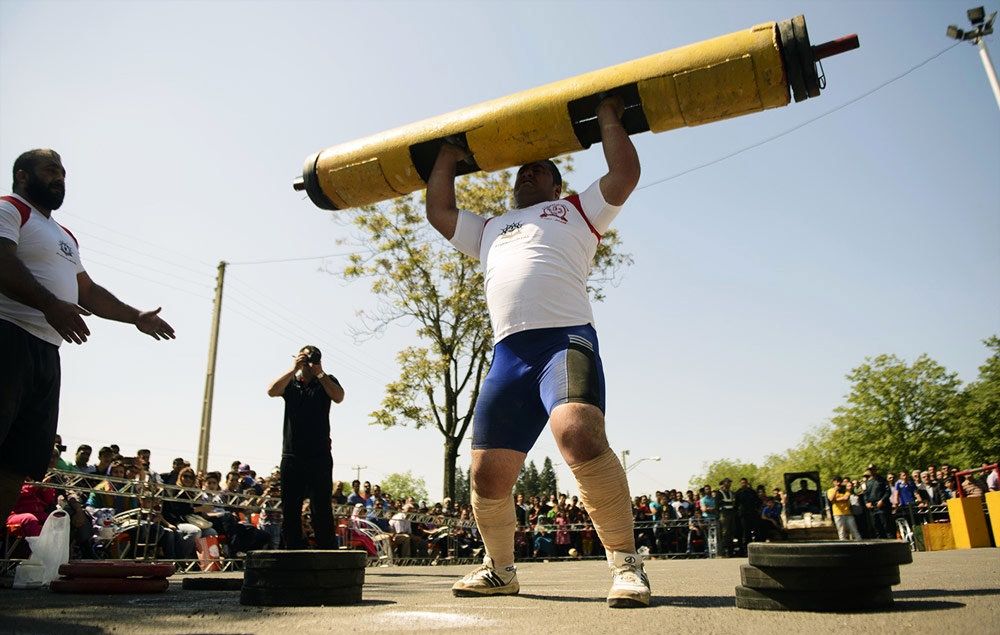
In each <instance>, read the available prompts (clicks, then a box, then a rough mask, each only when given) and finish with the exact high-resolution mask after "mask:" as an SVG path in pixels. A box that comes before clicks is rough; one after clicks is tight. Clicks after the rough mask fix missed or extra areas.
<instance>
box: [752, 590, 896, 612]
mask: <svg viewBox="0 0 1000 635" xmlns="http://www.w3.org/2000/svg"><path fill="white" fill-rule="evenodd" d="M890 607H892V589H890V588H889V587H885V588H882V589H867V590H865V591H863V592H861V593H856V594H855V593H844V591H843V589H837V588H833V589H827V590H826V591H783V590H777V589H750V588H747V587H745V586H738V587H736V608H740V609H754V610H760V611H812V612H823V613H843V612H845V611H867V610H872V609H885V608H890Z"/></svg>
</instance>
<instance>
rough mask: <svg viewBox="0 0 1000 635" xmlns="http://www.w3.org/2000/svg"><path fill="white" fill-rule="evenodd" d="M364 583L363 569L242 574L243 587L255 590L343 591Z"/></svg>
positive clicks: (275, 571) (269, 571)
mask: <svg viewBox="0 0 1000 635" xmlns="http://www.w3.org/2000/svg"><path fill="white" fill-rule="evenodd" d="M364 583H365V570H364V569H331V570H329V571H284V570H279V569H247V570H246V571H244V572H243V585H244V586H247V587H252V588H255V589H313V588H322V589H344V588H350V587H357V586H361V585H362V584H364Z"/></svg>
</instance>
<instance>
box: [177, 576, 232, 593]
mask: <svg viewBox="0 0 1000 635" xmlns="http://www.w3.org/2000/svg"><path fill="white" fill-rule="evenodd" d="M181 588H183V589H187V590H188V591H239V590H240V589H242V588H243V578H232V577H226V578H218V577H215V576H207V575H195V576H191V577H188V578H184V579H183V580H182V581H181Z"/></svg>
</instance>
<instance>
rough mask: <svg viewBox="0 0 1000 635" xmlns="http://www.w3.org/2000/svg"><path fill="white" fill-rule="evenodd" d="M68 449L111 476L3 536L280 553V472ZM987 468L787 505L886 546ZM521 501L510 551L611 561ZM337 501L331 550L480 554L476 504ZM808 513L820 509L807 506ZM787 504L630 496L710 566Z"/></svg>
mask: <svg viewBox="0 0 1000 635" xmlns="http://www.w3.org/2000/svg"><path fill="white" fill-rule="evenodd" d="M66 449H67V448H66V446H64V445H62V443H61V440H60V439H59V438H58V437H57V440H56V444H55V447H54V449H53V453H52V461H51V464H50V467H51V468H54V469H56V470H62V471H67V472H79V473H82V474H93V475H95V476H97V477H103V476H108V477H112V478H111V479H106V480H101V481H100V482H99V483H98V484H96V485H95V486H92V487H90V488H87V489H89V490H90V491H86V492H81V491H79V490H74V489H73V488H72V487H66V488H62V487H59V486H58V485H57V484H54V483H43V484H36V483H31V482H26V483H25V484H24V485H23V486H22V489H21V496H20V498H19V499H18V502H17V505H16V506H15V509H14V511H13V512H12V513H11V515H10V516H9V517H8V518H7V522H6V525H7V530H8V532H13V533H14V534H16V535H19V536H36V535H38V534H39V532H40V531H41V527H42V525H43V524H44V522H45V520H46V518H47V517H48V515H49V514H50V513H51V512H52V511H54V510H55V509H56V508H57V507H61V508H63V509H64V510H66V511H67V513H68V514H69V516H70V519H71V527H72V531H71V536H72V546H73V551H74V553H73V555H74V557H79V558H101V557H116V556H119V555H122V554H123V553H126V552H127V551H128V550H129V549H132V550H136V549H138V548H139V547H140V546H142V547H144V548H146V549H149V548H153V549H155V550H156V555H157V556H158V557H162V558H165V559H195V558H197V557H199V556H203V554H202V553H201V552H202V550H203V549H205V548H207V547H206V546H207V545H208V544H209V539H212V541H211V543H212V544H216V545H219V546H220V547H221V549H222V555H223V556H234V557H235V556H239V555H240V554H242V553H245V552H247V551H251V550H254V549H261V548H271V549H277V548H280V547H281V546H282V545H281V522H282V512H281V511H280V509H279V508H275V507H274V506H271V505H268V504H266V500H267V499H280V497H281V474H280V471H279V469H278V468H275V469H274V470H272V471H271V472H270V473H268V474H267V475H265V476H261V475H258V474H257V472H256V471H255V470H253V469H252V468H251V467H250V466H249V465H248V464H246V463H243V462H242V461H239V460H237V461H233V462H232V464H231V466H230V469H229V471H227V472H225V473H223V472H220V471H209V472H205V473H198V472H195V470H194V469H192V467H191V464H190V463H189V462H188V461H186V460H185V459H183V458H181V457H178V458H176V459H174V460H173V462H172V464H171V469H170V470H169V471H166V472H157V471H155V470H153V468H152V466H151V462H150V451H149V450H148V449H140V450H138V451H137V452H136V454H135V456H123V455H122V454H121V452H120V449H119V447H118V446H116V445H109V446H106V447H101V448H99V450H98V453H97V459H96V461H93V462H92V461H91V459H92V452H93V449H92V448H91V447H90V446H89V445H80V446H79V447H78V448H77V449H76V452H75V454H74V456H73V459H72V462H69V461H66V460H64V459H63V458H62V454H63V452H65V451H66ZM986 468H987V466H984V469H983V470H982V472H981V474H980V473H976V474H970V475H966V476H965V477H964V478H956V472H958V470H957V468H954V467H952V466H949V465H942V466H941V467H940V468H938V467H935V466H928V467H927V469H924V470H911V471H906V470H901V471H898V472H897V471H895V470H890V471H882V470H879V468H878V467H877V466H875V465H870V466H869V467H868V469H867V470H866V471H865V475H864V477H863V478H861V479H850V478H842V477H840V476H838V477H835V478H834V479H833V483H832V484H833V487H831V488H830V489H829V490H826V491H825V492H820V491H818V490H816V489H810V488H809V487H808V484H807V483H806V482H805V481H802V486H801V487H800V488H799V489H798V490H797V491H795V492H793V494H792V496H793V501H792V509H793V510H794V509H799V508H808V509H814V510H815V511H816V512H821V511H822V512H824V513H825V512H826V511H827V510H829V511H830V512H832V515H833V517H834V519H835V520H836V521H837V527H838V531H839V532H840V535H841V538H842V539H852V538H853V539H857V538H876V537H892V536H894V535H895V525H894V520H893V519H894V518H896V517H900V516H902V515H904V514H910V516H911V521H912V517H913V514H914V513H916V514H921V513H926V514H927V516H926V519H927V520H933V516H932V515H931V514H930V513H929V512H932V511H933V508H934V507H936V506H940V505H942V504H943V503H944V502H945V501H947V500H948V499H949V498H953V497H955V496H956V495H958V494H957V488H958V487H961V489H962V494H963V495H965V496H981V495H983V493H984V492H986V491H997V490H1000V471H998V470H997V469H996V467H995V466H994V467H993V468H992V469H986ZM50 478H51V477H46V480H49V479H50ZM117 479H125V480H128V481H139V482H149V483H155V484H159V485H165V486H174V487H182V488H185V489H187V490H189V491H190V490H192V489H194V490H200V491H201V493H200V494H197V491H196V492H195V494H197V495H196V496H194V497H193V498H192V499H191V500H190V502H181V501H176V500H163V501H160V500H157V499H153V498H149V499H146V498H143V497H142V496H136V495H115V493H116V491H117V490H118V489H119V488H120V487H121V480H117ZM817 485H818V484H817ZM348 487H349V488H350V489H348ZM223 494H240V495H241V497H240V498H239V500H240V501H241V504H240V505H229V504H224V501H223V500H222V498H223V496H222V495H223ZM824 494H825V495H824ZM514 496H515V511H516V514H517V533H516V538H515V550H516V555H517V557H518V558H519V559H527V558H540V559H545V558H583V557H598V556H602V555H603V548H602V546H601V543H600V540H598V539H597V535H596V532H595V530H594V527H593V524H592V523H591V521H590V518H589V516H588V514H587V511H586V509H585V508H584V506H583V503H582V502H581V501H580V500H579V498H578V497H576V496H570V495H568V494H559V493H548V494H528V493H521V492H517V493H515V494H514ZM331 497H332V502H333V504H334V506H335V507H334V509H335V523H334V527H335V528H336V529H335V531H336V533H337V543H338V544H339V545H341V546H349V547H353V548H362V549H365V550H367V551H368V552H369V554H370V555H372V556H376V555H378V554H379V553H384V552H388V553H391V554H393V555H394V556H396V557H401V558H425V559H427V560H429V561H430V562H440V561H441V560H442V559H445V558H449V557H458V558H463V557H478V556H479V555H481V554H482V551H483V547H482V543H481V541H480V540H479V536H478V533H477V531H476V528H475V525H474V523H473V522H471V521H472V520H473V512H472V508H471V505H470V504H469V503H468V502H460V501H452V500H450V499H447V498H446V499H444V500H443V501H441V502H439V503H428V502H427V501H424V500H414V498H413V497H401V496H393V495H392V493H390V492H384V491H382V489H381V487H380V486H379V485H378V484H375V485H374V486H373V485H372V484H371V483H370V482H368V481H364V482H361V481H359V480H355V481H353V482H352V483H351V484H350V485H349V486H348V484H346V483H344V482H342V481H337V482H335V483H334V486H333V491H332V493H331ZM814 501H815V505H816V506H815V508H813V507H810V506H811V505H813V502H814ZM788 503H789V501H788V495H787V494H786V493H785V492H783V491H782V489H781V488H778V487H774V488H771V489H770V490H769V489H768V488H767V486H765V485H763V484H759V485H756V486H753V485H752V484H751V483H750V482H749V480H748V479H746V478H741V479H740V480H739V482H738V485H737V486H736V487H735V488H734V487H733V481H732V479H729V478H724V479H722V480H721V481H720V482H719V484H718V485H717V486H712V485H709V484H706V485H704V486H703V487H702V488H700V489H699V490H698V491H695V490H690V489H689V490H677V489H671V490H663V491H657V492H655V494H654V495H653V496H652V497H650V496H648V495H640V496H636V497H635V499H634V500H633V513H634V518H635V521H636V529H635V537H636V546H637V548H638V549H639V551H640V552H641V553H643V554H645V555H654V556H655V555H671V556H673V555H693V556H698V555H703V554H705V553H706V552H707V550H708V533H709V527H710V525H711V526H713V528H714V530H715V531H717V534H716V535H717V545H718V555H720V556H723V557H726V556H734V555H743V554H745V553H746V548H747V545H749V544H750V543H751V542H754V541H764V540H775V539H781V538H783V537H784V536H785V535H786V533H785V531H786V529H785V528H786V520H787V516H788V515H789V514H788V512H789V504H788ZM803 505H804V506H805V507H803ZM821 508H823V509H821ZM838 517H839V518H838ZM302 518H303V529H304V533H305V535H306V537H307V539H308V540H309V543H310V544H316V539H315V535H314V533H313V530H312V523H311V518H310V514H309V502H308V501H306V502H305V503H304V506H303V514H302ZM466 521H468V522H466ZM133 553H134V551H133Z"/></svg>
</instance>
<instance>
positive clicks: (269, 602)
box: [240, 586, 361, 606]
mask: <svg viewBox="0 0 1000 635" xmlns="http://www.w3.org/2000/svg"><path fill="white" fill-rule="evenodd" d="M360 603H361V587H360V586H358V587H353V588H346V589H284V590H278V589H253V588H250V587H243V590H242V591H240V604H248V605H251V606H334V605H341V604H360Z"/></svg>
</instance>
